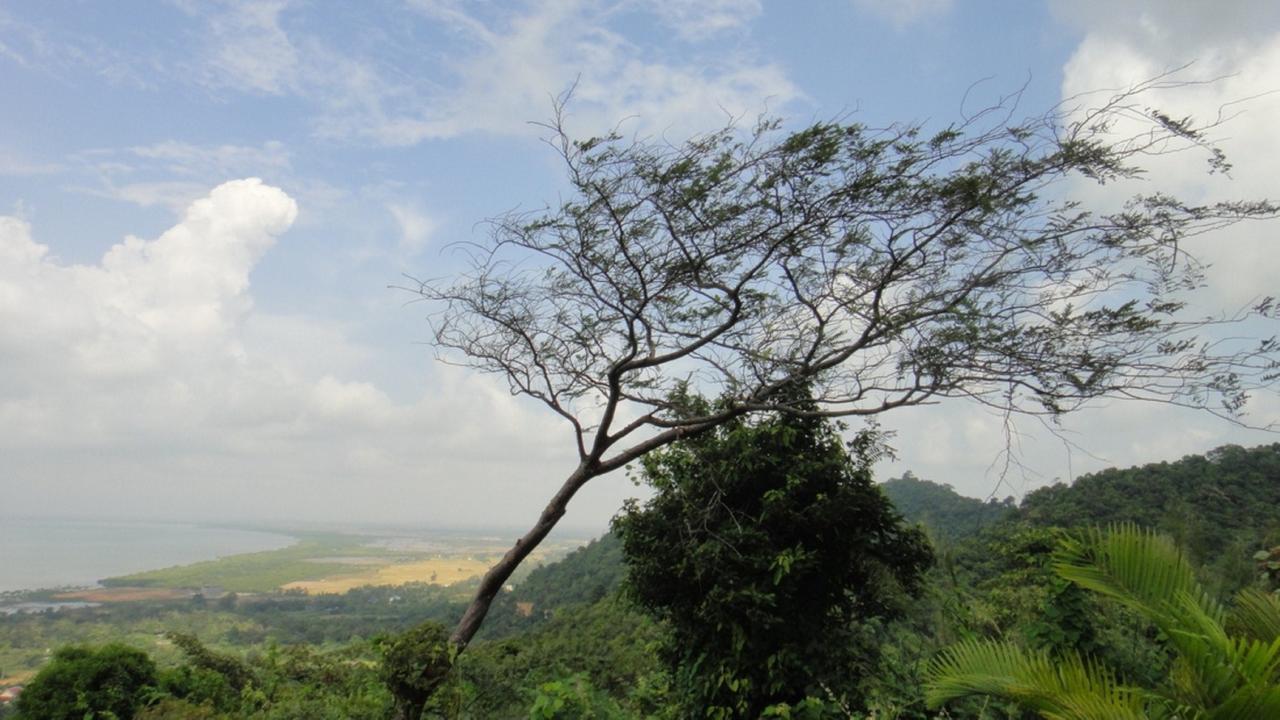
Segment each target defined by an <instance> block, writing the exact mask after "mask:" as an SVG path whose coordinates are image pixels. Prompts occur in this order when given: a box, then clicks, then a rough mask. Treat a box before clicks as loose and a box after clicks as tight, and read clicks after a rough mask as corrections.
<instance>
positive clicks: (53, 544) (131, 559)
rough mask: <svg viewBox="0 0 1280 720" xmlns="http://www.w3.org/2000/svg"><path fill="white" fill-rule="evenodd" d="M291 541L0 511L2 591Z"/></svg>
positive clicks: (89, 580)
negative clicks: (19, 515) (12, 515)
mask: <svg viewBox="0 0 1280 720" xmlns="http://www.w3.org/2000/svg"><path fill="white" fill-rule="evenodd" d="M293 542H294V538H292V537H290V536H288V535H285V534H282V533H275V532H267V531H261V530H249V529H238V528H229V527H219V526H216V525H196V524H190V523H168V522H124V521H119V520H83V519H75V520H70V519H54V518H8V517H0V592H9V591H14V590H38V589H46V588H60V587H83V586H92V585H95V584H97V582H98V581H99V580H101V579H103V578H109V577H114V576H116V575H127V574H129V573H135V572H141V571H143V570H157V569H160V568H166V567H172V566H174V565H187V564H190V563H194V562H200V561H202V560H214V559H217V558H220V557H225V556H227V555H237V554H240V553H247V552H259V551H262V550H276V549H279V548H283V547H287V546H289V545H291V544H293Z"/></svg>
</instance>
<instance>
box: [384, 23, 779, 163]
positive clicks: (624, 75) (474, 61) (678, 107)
mask: <svg viewBox="0 0 1280 720" xmlns="http://www.w3.org/2000/svg"><path fill="white" fill-rule="evenodd" d="M416 5H417V6H418V7H420V8H422V10H423V12H425V13H428V14H429V15H430V16H431V17H434V18H436V19H437V20H439V21H441V22H445V23H448V24H449V25H451V26H452V27H454V28H455V29H456V30H457V31H458V32H460V33H464V34H465V35H466V36H467V37H468V38H470V40H471V44H472V47H471V49H470V51H468V52H466V53H465V54H463V55H462V57H461V58H460V59H459V60H458V61H456V62H455V63H454V64H453V68H454V70H455V72H456V75H457V77H458V83H457V87H456V88H455V89H453V90H450V91H446V92H445V93H443V94H442V97H440V98H437V102H436V103H435V104H434V106H433V109H432V110H431V111H430V112H429V113H427V114H425V115H424V116H422V117H420V118H417V119H406V120H405V121H404V122H402V123H400V124H398V125H397V126H396V127H395V128H394V130H393V135H392V138H390V139H394V140H396V141H400V142H415V141H418V140H422V139H427V138H435V137H449V136H452V135H457V134H460V133H463V132H467V131H470V130H484V131H489V132H496V133H511V132H527V123H528V121H529V120H531V119H540V118H544V117H546V116H547V115H548V113H549V111H550V109H551V101H552V98H554V97H556V96H558V95H560V94H561V93H563V92H564V91H565V90H566V89H568V88H569V87H571V86H573V87H575V90H574V101H573V103H572V105H571V106H570V111H571V120H572V122H573V124H574V127H576V128H579V129H580V131H581V132H583V133H598V132H603V131H605V130H608V129H609V128H611V127H613V126H614V125H615V124H616V123H618V122H619V121H621V120H623V119H625V118H629V117H631V118H636V119H637V120H638V122H639V125H640V128H641V130H642V131H646V132H662V131H667V130H672V131H675V132H677V133H685V132H690V131H696V130H705V129H707V128H714V127H719V126H722V125H723V124H724V123H725V121H726V120H727V119H728V118H729V117H737V116H741V115H744V114H752V113H758V112H760V111H763V110H764V109H765V108H766V107H767V106H769V105H772V106H773V107H774V108H775V109H776V108H777V107H779V106H784V105H786V104H787V103H789V102H791V101H793V100H795V99H797V98H798V97H800V92H799V90H798V89H797V88H796V87H795V86H794V85H793V84H792V83H791V82H790V81H789V80H788V79H787V77H786V74H785V73H784V72H783V70H782V69H781V68H780V67H779V66H777V65H774V64H771V63H767V62H759V61H757V60H755V59H753V58H747V57H741V56H738V55H737V54H735V53H733V52H729V53H728V54H727V55H717V56H715V57H710V58H708V57H698V58H694V59H692V60H686V61H675V60H673V59H670V58H664V57H662V56H661V55H655V54H654V51H653V49H652V48H643V49H642V48H641V47H639V46H637V45H635V44H633V43H631V42H630V41H629V40H628V39H627V38H626V37H625V36H624V35H623V34H621V33H619V32H616V31H614V30H613V29H611V28H610V26H609V23H608V15H609V11H610V10H612V9H613V6H605V7H603V8H602V7H600V6H598V5H597V4H596V3H592V2H585V1H582V0H561V2H556V3H548V4H546V5H543V6H540V7H539V8H538V9H537V10H536V11H531V12H528V13H526V14H521V15H511V16H508V17H506V18H504V20H503V21H502V22H501V23H488V24H487V23H485V22H484V21H482V20H481V19H480V18H477V17H475V16H473V15H468V14H467V13H466V12H465V11H464V10H462V9H461V8H460V7H459V6H458V5H456V4H454V3H444V2H435V1H429V0H419V2H418V3H416ZM741 7H747V8H748V9H749V7H748V6H746V5H739V4H733V5H726V4H718V5H714V6H713V7H711V8H706V7H704V8H703V9H702V10H701V11H699V12H698V13H695V12H693V11H688V10H686V11H684V12H686V14H687V15H688V17H689V18H691V20H692V21H693V22H695V23H700V24H701V27H703V29H706V28H707V27H709V25H714V24H716V23H721V24H723V23H724V22H726V21H725V20H724V18H725V17H726V15H725V12H726V11H725V8H741ZM658 11H659V12H660V13H662V17H664V18H667V19H670V18H672V17H676V16H678V15H679V13H680V12H682V10H681V5H680V4H674V5H673V4H661V5H659V6H658ZM717 18H719V19H718V20H717ZM721 52H723V51H721Z"/></svg>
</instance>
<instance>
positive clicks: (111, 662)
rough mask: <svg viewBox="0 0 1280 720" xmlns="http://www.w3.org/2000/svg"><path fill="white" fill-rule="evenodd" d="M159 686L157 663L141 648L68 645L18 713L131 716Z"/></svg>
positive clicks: (77, 719) (26, 718)
mask: <svg viewBox="0 0 1280 720" xmlns="http://www.w3.org/2000/svg"><path fill="white" fill-rule="evenodd" d="M155 686H156V666H155V663H154V662H152V661H151V658H149V657H148V656H147V654H146V653H144V652H142V651H141V650H138V649H136V648H131V647H129V646H127V645H120V644H111V645H104V646H102V647H98V648H94V647H89V646H70V647H64V648H60V649H59V650H58V651H57V652H55V653H54V655H53V659H52V660H50V661H49V664H48V665H46V666H45V667H44V668H43V669H42V670H41V671H40V672H39V673H37V674H36V676H35V677H34V678H32V680H31V682H30V683H29V684H27V686H26V688H25V689H24V690H23V693H22V695H20V696H19V697H18V702H17V706H18V716H19V717H21V718H23V720H84V718H103V719H104V720H105V719H107V718H115V719H117V720H130V718H133V716H134V715H135V714H136V713H137V712H138V710H140V709H141V708H142V707H143V704H144V703H145V702H146V701H147V700H148V699H149V698H150V697H151V696H152V695H153V694H154V691H155Z"/></svg>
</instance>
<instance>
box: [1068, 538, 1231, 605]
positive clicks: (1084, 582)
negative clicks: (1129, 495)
mask: <svg viewBox="0 0 1280 720" xmlns="http://www.w3.org/2000/svg"><path fill="white" fill-rule="evenodd" d="M1052 566H1053V569H1054V571H1055V572H1057V573H1058V574H1059V575H1061V576H1062V577H1064V578H1066V579H1067V580H1070V581H1071V582H1074V583H1076V584H1077V585H1080V586H1081V587H1083V588H1086V589H1088V590H1093V591H1094V592H1097V593H1099V594H1102V595H1105V596H1107V597H1110V598H1112V599H1114V600H1116V601H1118V602H1120V603H1122V604H1124V605H1126V606H1128V607H1130V608H1133V609H1134V610H1137V611H1138V612H1140V613H1142V614H1143V615H1146V616H1148V617H1150V618H1152V619H1153V620H1155V621H1157V625H1164V624H1169V625H1174V626H1176V625H1178V624H1179V622H1178V619H1179V618H1176V617H1171V615H1179V614H1182V613H1181V612H1177V611H1179V610H1182V609H1184V608H1182V607H1178V606H1181V605H1182V603H1181V602H1180V601H1179V598H1183V597H1190V598H1192V599H1193V600H1194V601H1195V603H1196V605H1198V607H1199V609H1200V611H1201V612H1202V613H1203V614H1204V615H1206V616H1208V617H1207V619H1208V620H1209V621H1211V622H1213V623H1216V624H1217V625H1219V626H1220V625H1221V624H1222V619H1223V609H1222V607H1221V605H1220V604H1219V603H1217V602H1214V601H1213V600H1212V598H1211V597H1210V596H1209V595H1208V593H1206V592H1205V590H1204V588H1203V587H1201V586H1200V583H1199V582H1198V581H1197V580H1196V577H1195V571H1194V570H1192V568H1191V564H1190V563H1189V562H1187V559H1186V557H1185V556H1184V555H1183V554H1182V551H1181V550H1180V549H1179V548H1178V546H1177V545H1176V544H1175V543H1174V542H1173V540H1172V539H1170V538H1169V537H1167V536H1164V535H1159V534H1157V533H1155V532H1153V531H1151V530H1146V529H1143V528H1140V527H1138V526H1137V525H1135V524H1133V523H1121V524H1116V525H1112V526H1111V527H1109V528H1107V529H1105V530H1103V529H1101V528H1093V529H1091V530H1089V531H1086V533H1085V534H1084V536H1083V537H1080V538H1069V539H1067V540H1064V541H1063V542H1062V544H1061V545H1060V546H1059V548H1058V551H1057V552H1056V553H1055V554H1054V560H1053V563H1052ZM1161 629H1162V630H1163V629H1165V628H1164V627H1161Z"/></svg>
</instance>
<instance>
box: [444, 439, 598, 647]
mask: <svg viewBox="0 0 1280 720" xmlns="http://www.w3.org/2000/svg"><path fill="white" fill-rule="evenodd" d="M599 474H600V472H599V469H598V468H597V467H596V466H595V463H588V462H585V461H584V462H583V463H582V464H580V465H579V466H578V469H577V470H574V471H573V474H571V475H570V476H569V477H568V478H567V479H566V480H565V481H564V484H563V485H561V486H560V489H559V490H558V491H557V492H556V494H555V496H553V497H552V498H551V502H549V503H547V506H546V507H545V508H543V510H542V514H541V515H539V516H538V522H537V523H535V524H534V526H533V527H532V528H530V529H529V531H528V532H526V533H525V534H524V535H523V536H522V537H521V538H520V539H519V540H516V544H515V545H513V546H512V547H511V549H510V550H508V551H507V553H506V554H505V555H503V556H502V559H501V560H499V561H498V562H497V564H495V565H494V566H493V567H491V568H489V572H487V573H485V574H484V577H483V578H482V579H481V580H480V587H479V588H478V589H477V590H476V594H475V597H474V598H472V599H471V604H470V605H468V606H467V611H466V612H464V613H463V614H462V619H461V620H459V621H458V626H457V627H456V628H454V630H453V635H452V636H450V638H449V641H450V642H452V643H453V645H454V646H455V647H456V648H457V649H458V650H459V651H461V650H462V649H463V648H465V647H466V646H467V645H468V644H469V643H470V642H471V639H472V638H473V637H475V635H476V632H477V631H479V630H480V625H481V624H482V623H483V622H484V618H485V615H487V614H489V607H490V606H491V605H493V600H494V598H496V597H497V596H498V593H499V592H502V587H503V586H504V585H506V583H507V580H508V579H509V578H510V577H511V574H512V573H514V572H515V571H516V568H518V567H520V563H521V562H524V559H525V558H526V557H528V556H529V553H531V552H533V549H534V548H536V547H538V545H539V544H540V543H541V542H542V541H543V540H544V539H545V538H546V537H547V534H548V533H550V532H551V530H552V528H554V527H555V526H556V523H558V522H560V518H561V517H564V513H565V509H566V508H567V507H568V506H569V501H570V500H572V499H573V496H574V494H576V493H577V492H578V490H579V489H581V488H582V486H583V485H585V484H586V483H587V481H588V480H590V479H591V478H593V477H595V476H596V475H599Z"/></svg>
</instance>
